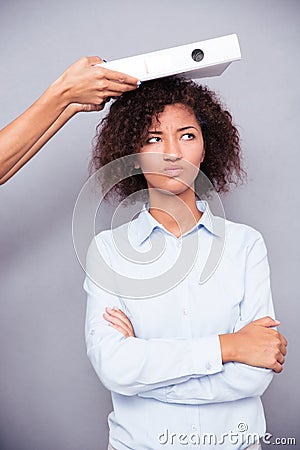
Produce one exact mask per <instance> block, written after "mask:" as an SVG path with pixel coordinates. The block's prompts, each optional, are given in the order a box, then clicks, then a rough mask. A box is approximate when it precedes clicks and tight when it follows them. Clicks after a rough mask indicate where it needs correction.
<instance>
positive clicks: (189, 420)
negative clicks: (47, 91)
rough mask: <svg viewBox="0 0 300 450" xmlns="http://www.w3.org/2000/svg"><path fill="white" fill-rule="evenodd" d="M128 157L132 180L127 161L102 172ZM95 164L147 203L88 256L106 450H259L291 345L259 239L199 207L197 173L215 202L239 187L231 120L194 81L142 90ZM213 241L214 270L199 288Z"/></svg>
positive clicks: (131, 96) (116, 114) (90, 340)
mask: <svg viewBox="0 0 300 450" xmlns="http://www.w3.org/2000/svg"><path fill="white" fill-rule="evenodd" d="M125 155H133V156H132V158H133V166H132V168H131V169H132V172H131V173H132V176H128V165H127V166H126V164H124V163H123V161H122V160H120V161H121V163H120V164H119V166H117V170H116V166H115V165H112V164H108V163H110V162H112V161H114V160H117V159H118V158H120V157H123V156H125ZM92 162H93V166H94V167H95V168H96V169H98V168H100V167H104V166H105V165H107V164H108V165H107V170H106V171H105V172H104V174H105V175H104V177H103V178H102V180H101V183H102V188H103V189H104V191H105V189H106V187H107V186H108V184H111V183H112V180H114V179H115V180H117V179H120V173H121V172H122V171H123V172H124V173H123V180H122V181H121V182H119V183H118V184H116V186H115V188H114V189H113V190H112V191H111V193H114V194H116V196H118V197H119V198H121V199H124V198H127V197H128V198H129V196H130V195H132V194H134V193H136V192H138V191H140V190H143V191H142V194H143V196H144V197H145V193H146V194H147V196H148V199H147V200H148V201H147V203H146V204H145V206H144V208H143V210H142V211H141V212H140V214H139V215H138V217H137V218H134V219H133V220H132V221H131V222H130V223H128V224H124V225H122V226H120V227H118V228H117V229H115V230H107V231H103V232H101V233H100V234H99V235H97V236H96V238H95V240H94V242H93V243H92V245H91V247H90V251H89V254H88V257H87V274H88V275H89V276H87V277H86V279H85V283H84V288H85V290H86V292H87V294H88V303H87V316H86V343H87V350H88V356H89V358H90V360H91V362H92V364H93V366H94V368H95V371H96V372H97V374H98V376H99V378H100V379H101V381H102V382H103V384H104V385H105V386H106V387H107V388H108V389H109V390H111V393H112V402H113V407H114V411H113V412H112V413H111V414H110V415H109V419H108V421H109V428H110V447H109V448H114V449H117V450H123V449H134V450H142V449H153V450H157V449H159V448H172V449H179V448H182V446H183V445H185V446H188V448H189V447H191V448H195V446H197V445H198V446H199V445H200V444H201V448H202V447H209V448H220V445H222V446H223V448H225V449H245V448H260V446H259V442H258V439H259V437H261V436H263V435H264V433H265V430H266V427H265V418H264V412H263V408H262V404H261V400H260V395H261V394H262V393H263V392H264V391H265V389H266V388H267V387H268V385H269V383H270V382H271V379H272V376H273V373H274V372H277V373H279V372H281V370H282V365H283V363H284V359H285V355H286V346H287V342H286V340H285V338H284V337H283V336H282V335H281V334H280V333H279V332H278V331H276V330H274V329H273V327H274V326H276V325H278V324H279V322H278V321H276V320H274V319H273V318H272V317H274V311H273V305H272V298H271V290H270V277H269V266H268V261H267V253H266V247H265V244H264V241H263V238H262V236H261V234H260V233H259V232H258V231H256V230H254V229H253V228H251V227H249V226H247V225H243V224H238V223H234V222H231V221H229V220H224V221H222V219H220V218H218V217H216V216H214V215H213V214H212V213H211V212H210V209H209V206H208V203H207V202H203V201H199V200H198V199H197V198H196V193H197V192H199V190H200V191H201V186H203V183H202V178H201V172H200V171H199V169H200V167H201V171H202V172H203V173H204V174H205V175H206V176H207V177H208V179H209V180H210V181H211V183H212V185H213V186H214V188H215V189H216V190H217V191H218V192H226V191H227V190H228V189H229V186H230V184H231V183H235V184H237V183H238V181H239V180H242V179H243V175H244V172H243V170H242V168H241V161H240V146H239V136H238V132H237V129H236V128H235V126H234V125H233V123H232V119H231V115H230V114H229V113H228V112H227V111H226V110H224V108H223V107H222V105H221V104H220V102H219V100H218V99H217V98H216V96H215V95H214V94H213V93H212V92H210V91H209V90H208V89H207V88H205V87H202V86H198V85H196V84H194V83H193V82H190V81H185V80H183V79H180V78H178V77H170V78H165V79H161V80H155V81H151V82H147V83H144V84H143V85H142V86H141V88H140V89H139V90H138V91H135V92H130V93H126V94H124V95H122V97H120V98H119V99H118V100H117V101H116V102H115V103H114V104H113V105H112V106H111V109H110V112H109V114H108V116H107V117H106V119H104V121H103V123H102V127H101V128H100V129H99V132H98V138H97V143H96V146H95V149H94V153H93V161H92ZM202 191H203V189H202ZM195 192H196V193H195ZM202 194H203V192H202ZM220 222H221V224H223V225H224V230H225V234H224V236H222V232H221V230H222V227H219V226H218V225H219V224H220ZM223 237H224V239H223ZM162 239H163V247H162V246H161V245H162ZM125 242H129V243H130V247H131V249H133V250H134V252H133V253H131V254H130V255H129V253H130V252H129V251H128V254H127V252H126V251H124V248H125V249H128V248H129V247H128V246H127V247H126V245H125V244H124V243H125ZM215 242H217V243H218V242H219V243H221V247H222V251H221V252H220V258H219V261H218V264H217V265H216V267H214V268H213V270H211V273H210V276H209V277H207V279H206V280H205V281H204V282H199V277H200V274H201V272H202V271H203V269H204V267H205V264H206V261H207V259H208V258H209V257H210V248H211V247H212V245H214V243H215ZM116 243H117V245H116ZM123 244H124V245H123ZM121 245H122V249H121V247H120V246H121ZM118 246H119V248H118ZM95 249H97V251H99V254H101V257H102V258H103V259H104V261H105V263H106V264H107V267H108V269H109V270H111V272H110V273H111V274H112V275H106V272H105V269H104V268H103V267H101V268H100V267H99V266H98V264H97V260H96V259H95ZM120 249H121V250H122V251H120ZM157 249H159V251H161V250H162V249H163V251H161V252H160V253H159V252H156V253H155V254H153V253H151V252H153V251H154V252H155V251H156V250H157ZM194 249H196V250H197V251H194ZM147 254H149V255H150V254H151V257H149V258H148V260H147V258H146V259H143V258H144V257H145V255H146V256H147ZM191 254H192V258H190V255H191ZM136 255H139V256H138V257H136ZM174 261H175V262H179V264H178V265H177V266H176V264H174ZM187 261H188V264H186V262H187ZM175 266H176V267H177V268H176V270H173V269H172V267H175ZM182 268H184V270H183V271H181V269H182ZM169 270H171V272H168V271H169ZM172 270H173V272H172ZM107 273H109V272H107ZM168 273H171V274H172V275H173V280H172V281H173V283H171V284H170V279H171V278H172V277H169V278H164V275H165V274H168ZM91 275H92V276H91ZM96 278H97V282H96V281H95V280H96ZM108 278H110V281H111V280H112V284H115V286H114V288H109V289H108V288H107V283H106V281H107V279H108ZM200 278H201V277H200ZM99 280H100V282H98V281H99ZM128 280H129V284H128ZM149 280H150V283H148V282H149ZM166 280H168V281H167V282H166ZM139 281H142V282H141V283H139ZM131 285H132V286H136V287H134V288H133V289H132V290H131V291H130V289H128V286H129V287H130V286H131ZM145 285H146V286H147V289H146V290H145V288H144V286H145ZM110 286H111V285H110ZM147 291H148V294H149V295H147ZM150 291H151V292H150ZM107 323H108V325H110V326H109V327H107V326H106V325H107ZM245 432H247V433H245Z"/></svg>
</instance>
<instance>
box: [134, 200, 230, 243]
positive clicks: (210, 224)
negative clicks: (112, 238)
mask: <svg viewBox="0 0 300 450" xmlns="http://www.w3.org/2000/svg"><path fill="white" fill-rule="evenodd" d="M196 205H197V208H198V209H199V211H201V212H203V214H202V216H201V218H200V219H199V221H198V223H197V224H196V225H195V226H194V227H193V228H192V229H191V230H189V231H187V232H186V233H184V234H183V236H185V235H186V234H189V233H191V232H192V231H194V230H195V229H199V228H201V227H204V228H205V229H206V230H207V231H208V232H209V233H211V234H213V235H215V236H218V237H220V236H221V231H220V226H219V223H218V220H217V219H218V217H216V216H214V215H213V214H212V212H211V211H210V208H209V205H208V203H207V202H206V201H203V200H197V201H196ZM154 229H160V230H163V231H165V232H166V229H165V228H164V227H163V225H162V224H161V223H159V222H158V221H157V220H156V219H155V218H154V217H153V216H152V215H151V214H150V212H149V202H147V203H145V204H144V205H143V208H142V209H141V211H140V213H139V215H138V217H137V218H136V219H134V220H132V221H131V222H130V223H129V227H128V234H129V238H130V241H131V242H132V243H133V244H135V245H136V246H138V245H140V244H142V242H144V241H145V240H146V239H147V238H148V237H149V236H150V235H151V233H152V232H153V230H154Z"/></svg>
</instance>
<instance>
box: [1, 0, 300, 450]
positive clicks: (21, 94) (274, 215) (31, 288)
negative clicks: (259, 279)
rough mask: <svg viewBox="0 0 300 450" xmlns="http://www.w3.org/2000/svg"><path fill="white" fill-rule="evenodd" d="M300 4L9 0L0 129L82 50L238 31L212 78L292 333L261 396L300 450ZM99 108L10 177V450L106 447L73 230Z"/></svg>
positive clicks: (132, 48)
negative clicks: (222, 67)
mask: <svg viewBox="0 0 300 450" xmlns="http://www.w3.org/2000/svg"><path fill="white" fill-rule="evenodd" d="M299 12H300V3H299V2H298V1H292V0H288V1H283V0H282V1H266V0H264V1H253V0H251V1H250V0H246V1H237V0H236V1H235V0H232V1H229V0H227V1H226V0H225V1H222V0H205V1H200V0H198V1H197V0H184V1H179V0H176V1H171V0H166V1H163V2H162V1H159V0H152V1H149V2H145V1H141V0H139V1H127V2H123V1H114V0H110V1H96V0H92V1H85V2H83V1H79V0H76V1H74V0H73V1H70V0H67V1H57V0H55V1H52V2H48V1H44V2H43V1H41V0H27V1H26V2H25V1H16V0H11V1H6V2H5V1H3V0H2V1H1V3H0V35H1V39H0V42H1V44H0V60H1V68H0V90H1V95H0V111H1V112H0V114H1V116H0V127H2V126H4V125H5V124H7V123H8V122H10V121H11V120H12V119H14V118H15V117H16V116H17V115H18V114H20V113H21V112H22V111H23V110H24V109H25V108H26V107H27V106H29V105H30V104H31V103H32V102H33V101H34V100H35V99H36V98H37V97H38V96H39V95H40V94H41V92H42V91H43V90H44V89H45V88H46V87H47V86H48V85H49V84H50V83H51V82H52V81H53V80H54V79H55V78H56V77H57V76H58V75H60V73H61V72H62V71H63V70H64V69H65V68H66V67H67V66H68V65H69V64H71V63H72V62H73V61H75V60H76V59H78V58H79V57H81V56H84V55H100V56H101V57H103V58H106V59H115V58H119V57H124V56H130V55H134V54H138V53H143V52H147V51H152V50H158V49H162V48H165V47H172V46H176V45H181V44H184V43H189V42H193V41H198V40H202V39H206V38H213V37H217V36H221V35H225V34H230V33H237V34H238V36H239V39H240V44H241V49H242V54H243V60H242V61H241V62H238V63H235V64H233V65H232V66H231V67H230V68H229V69H228V70H227V71H226V72H225V73H224V75H223V76H222V77H221V78H216V79H211V80H205V81H206V82H208V84H209V86H211V87H212V88H214V89H216V90H217V91H218V92H220V93H221V96H222V98H223V100H224V101H225V102H226V103H227V104H228V106H229V108H230V110H231V111H232V113H233V115H234V117H235V121H236V122H237V123H238V124H239V127H240V132H241V135H242V145H243V151H244V160H245V167H246V170H247V171H248V183H247V184H246V185H245V186H244V187H242V188H239V189H237V190H235V191H233V192H232V193H230V194H229V195H227V196H226V197H225V198H224V206H225V210H226V216H227V217H228V218H229V219H231V220H234V221H238V222H244V223H247V224H250V225H252V226H254V227H255V228H257V229H258V230H260V231H261V232H262V234H263V236H264V238H265V241H266V244H267V247H268V251H269V260H270V265H271V276H272V287H273V297H274V303H275V308H276V312H277V318H279V319H280V320H281V322H282V325H281V327H280V330H281V331H282V332H283V333H284V334H285V335H286V337H287V339H288V340H289V353H288V362H287V364H286V366H285V368H284V372H283V373H282V374H281V375H278V376H276V377H275V379H274V381H273V383H272V385H271V387H270V388H269V389H268V391H267V392H266V394H265V395H264V404H265V410H266V416H267V423H268V426H267V429H268V431H269V432H270V433H272V434H273V435H274V436H276V437H289V436H292V437H298V445H297V448H300V436H299V426H298V424H299V388H298V384H299V382H298V379H299V376H297V372H298V370H299V361H298V358H297V356H298V354H299V352H297V350H298V348H297V346H298V345H299V340H298V326H299V325H298V320H299V319H298V317H299V316H298V314H299V295H298V289H297V285H298V281H299V279H298V276H299V250H298V248H299V232H298V230H299V227H297V222H298V220H299V206H300V205H299V200H298V198H299V197H298V196H296V189H299V187H298V183H299V181H298V179H299V178H298V173H299V163H300V159H299V63H298V59H299V48H298V47H299V43H300V42H299V35H300V26H299V25H300V23H299V22H300V21H299ZM99 118H100V115H99V113H93V114H83V113H82V114H81V115H77V116H76V117H75V118H73V119H72V120H71V121H70V122H69V123H68V124H67V125H66V126H65V127H64V129H63V130H62V131H61V132H60V133H59V134H58V135H57V136H56V137H55V138H54V139H52V140H51V141H50V142H49V143H48V144H47V145H46V146H45V148H44V149H43V150H42V151H41V152H40V153H39V155H37V156H36V157H35V158H34V159H33V160H32V161H31V162H30V163H29V164H28V165H27V166H26V167H25V168H23V169H22V170H21V171H20V172H19V173H18V174H17V175H16V176H15V177H14V178H13V179H11V180H10V181H9V182H8V183H7V184H5V185H3V186H1V193H0V195H1V210H0V214H1V221H0V239H1V279H0V289H1V326H0V354H1V357H0V361H1V364H0V375H1V376H0V405H1V417H0V447H1V450H25V449H26V450H27V449H28V450H29V449H30V450H53V449H54V448H55V449H56V450H96V449H97V450H102V449H105V448H106V443H107V426H106V417H107V414H108V413H109V412H110V410H111V403H110V397H109V393H108V392H107V391H106V390H105V389H104V388H103V387H102V385H101V383H100V382H99V381H98V379H97V377H96V375H95V374H94V372H93V369H92V368H91V366H90V363H89V361H88V359H87V357H86V353H85V343H84V318H85V294H84V292H83V290H82V281H83V277H84V273H83V271H82V269H81V267H80V266H79V263H78V261H77V259H76V255H75V252H74V249H73V246H72V236H71V219H72V211H73V207H74V203H75V200H76V198H77V195H78V193H79V191H80V189H81V187H82V185H83V182H84V181H85V179H86V177H87V164H88V161H89V156H90V151H91V140H92V137H93V136H94V131H95V125H96V124H97V122H98V121H99ZM105 220H107V219H106V218H105V217H104V221H105ZM281 447H282V448H286V446H276V448H281ZM294 448H295V447H294Z"/></svg>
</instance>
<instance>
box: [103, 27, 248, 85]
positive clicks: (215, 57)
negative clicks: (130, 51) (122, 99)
mask: <svg viewBox="0 0 300 450" xmlns="http://www.w3.org/2000/svg"><path fill="white" fill-rule="evenodd" d="M239 59H241V51H240V46H239V41H238V38H237V35H236V34H230V35H227V36H222V37H218V38H214V39H208V40H206V41H200V42H194V43H192V44H186V45H181V46H179V47H172V48H167V49H165V50H159V51H155V52H151V53H144V54H142V55H137V56H131V57H128V58H122V59H118V60H115V61H109V62H107V63H101V64H97V65H101V66H104V67H107V68H108V69H112V70H116V71H118V72H123V73H127V74H129V75H132V76H134V77H136V78H138V79H139V80H141V81H147V80H152V79H154V78H162V77H165V76H168V75H175V74H181V75H183V76H185V77H186V78H193V79H197V78H205V77H214V76H218V75H221V74H222V73H223V72H224V70H225V69H226V68H227V67H228V66H229V64H231V63H232V62H233V61H238V60H239Z"/></svg>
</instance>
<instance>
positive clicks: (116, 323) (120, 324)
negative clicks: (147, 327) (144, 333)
mask: <svg viewBox="0 0 300 450" xmlns="http://www.w3.org/2000/svg"><path fill="white" fill-rule="evenodd" d="M105 311H106V312H105V313H103V317H104V319H105V320H107V322H108V325H110V326H111V327H113V328H115V329H116V330H118V331H120V333H122V334H124V336H125V337H126V338H127V337H129V336H132V337H135V334H134V330H133V327H132V325H131V322H130V320H129V319H128V317H127V316H126V314H124V313H123V311H121V310H120V309H118V308H117V307H116V306H114V307H113V308H108V307H107V308H105Z"/></svg>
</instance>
